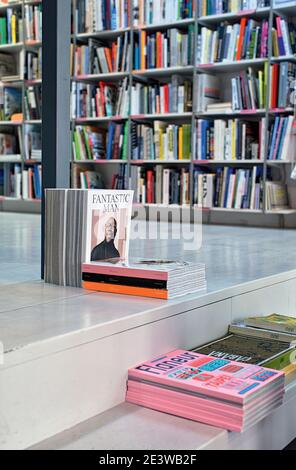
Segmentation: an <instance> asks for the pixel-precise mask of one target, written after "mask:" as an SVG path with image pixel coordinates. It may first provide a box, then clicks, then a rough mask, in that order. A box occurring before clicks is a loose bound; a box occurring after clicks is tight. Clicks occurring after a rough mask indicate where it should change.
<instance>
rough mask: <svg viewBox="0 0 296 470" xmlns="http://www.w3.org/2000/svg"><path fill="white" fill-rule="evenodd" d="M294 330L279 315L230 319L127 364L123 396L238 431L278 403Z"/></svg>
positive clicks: (290, 370) (295, 368) (289, 368)
mask: <svg viewBox="0 0 296 470" xmlns="http://www.w3.org/2000/svg"><path fill="white" fill-rule="evenodd" d="M102 269H103V267H102ZM170 275H171V272H170V271H169V272H168V277H169V276H170ZM295 333H296V320H295V318H294V317H288V316H284V315H278V314H271V315H268V316H266V317H250V318H246V319H245V320H244V321H240V322H235V323H233V324H231V325H229V328H228V334H227V335H226V336H224V337H222V338H219V339H217V340H215V341H212V342H210V343H207V344H205V345H202V346H198V347H195V348H193V349H192V350H190V351H185V350H175V351H173V352H170V353H166V354H161V356H160V357H158V358H153V359H152V360H150V361H146V362H144V363H141V364H138V365H137V366H135V367H133V368H131V369H129V371H128V381H127V393H126V401H128V402H131V403H134V404H136V405H139V406H144V407H147V408H152V409H154V410H158V411H161V412H165V413H169V414H174V415H176V416H181V417H183V418H187V419H191V420H195V421H199V422H202V423H206V424H210V425H214V426H218V427H220V428H224V429H227V430H231V431H236V432H242V431H243V430H244V429H246V428H249V427H250V426H252V425H254V424H255V423H256V422H259V421H260V420H261V419H263V418H264V417H265V416H267V415H268V414H269V413H270V412H272V411H273V410H274V409H275V408H276V407H278V406H280V405H281V403H282V402H283V398H284V394H285V387H286V386H287V385H288V384H289V383H291V382H292V381H293V380H295V373H296V364H295V361H294V360H293V358H294V357H295V344H296V334H295ZM259 389H261V390H259ZM258 392H259V394H258ZM258 396H259V398H258ZM225 399H227V405H225Z"/></svg>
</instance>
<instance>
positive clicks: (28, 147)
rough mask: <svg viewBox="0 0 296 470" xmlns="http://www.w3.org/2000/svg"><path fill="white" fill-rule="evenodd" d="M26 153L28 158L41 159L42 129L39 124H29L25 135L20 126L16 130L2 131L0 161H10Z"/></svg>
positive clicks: (0, 134)
mask: <svg viewBox="0 0 296 470" xmlns="http://www.w3.org/2000/svg"><path fill="white" fill-rule="evenodd" d="M22 154H24V157H25V159H26V160H41V129H40V127H38V126H34V125H27V126H25V128H24V148H23V136H22V130H21V127H20V126H17V129H16V131H15V132H14V131H13V130H11V129H10V130H7V131H4V130H3V131H2V132H1V133H0V161H3V162H4V161H5V162H9V161H12V160H14V159H15V158H16V156H21V155H22Z"/></svg>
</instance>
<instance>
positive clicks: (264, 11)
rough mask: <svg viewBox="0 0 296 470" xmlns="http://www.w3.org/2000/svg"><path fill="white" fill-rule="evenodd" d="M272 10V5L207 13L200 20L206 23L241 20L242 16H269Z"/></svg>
mask: <svg viewBox="0 0 296 470" xmlns="http://www.w3.org/2000/svg"><path fill="white" fill-rule="evenodd" d="M269 12H270V7H265V8H257V9H256V10H254V9H253V10H241V11H238V12H236V13H222V14H218V15H207V16H200V17H199V22H200V23H205V24H211V23H212V24H215V23H220V22H222V21H235V20H239V19H241V18H242V17H252V16H254V17H260V18H264V17H266V18H267V17H268V16H269Z"/></svg>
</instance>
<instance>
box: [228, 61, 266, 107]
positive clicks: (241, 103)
mask: <svg viewBox="0 0 296 470" xmlns="http://www.w3.org/2000/svg"><path fill="white" fill-rule="evenodd" d="M267 75H268V66H267V62H266V66H265V69H264V70H258V71H257V72H256V71H254V70H253V69H252V68H251V67H249V68H248V71H247V72H246V71H243V72H241V73H240V74H239V76H237V77H233V78H232V79H231V90H232V109H233V111H241V110H244V109H253V110H255V109H262V108H264V107H265V106H266V96H267V93H266V92H267V86H266V85H267Z"/></svg>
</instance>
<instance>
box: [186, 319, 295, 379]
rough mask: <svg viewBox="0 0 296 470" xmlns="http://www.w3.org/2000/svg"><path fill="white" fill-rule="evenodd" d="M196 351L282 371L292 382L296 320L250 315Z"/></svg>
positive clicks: (293, 377)
mask: <svg viewBox="0 0 296 470" xmlns="http://www.w3.org/2000/svg"><path fill="white" fill-rule="evenodd" d="M292 331H294V333H293V332H292ZM194 351H195V352H197V353H200V354H207V355H209V356H213V357H216V358H219V359H229V360H232V361H239V362H244V363H247V364H254V365H260V366H264V367H270V368H272V369H276V370H281V371H282V372H284V373H285V376H286V384H288V383H290V382H291V381H292V380H294V379H295V378H296V319H295V318H293V317H288V316H284V315H278V314H272V315H269V316H267V317H251V318H246V319H245V320H244V321H241V322H236V323H233V324H232V325H230V326H229V334H228V335H227V336H224V337H223V338H220V339H218V340H216V341H212V342H210V343H208V344H206V345H204V346H202V347H198V348H195V349H194Z"/></svg>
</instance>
